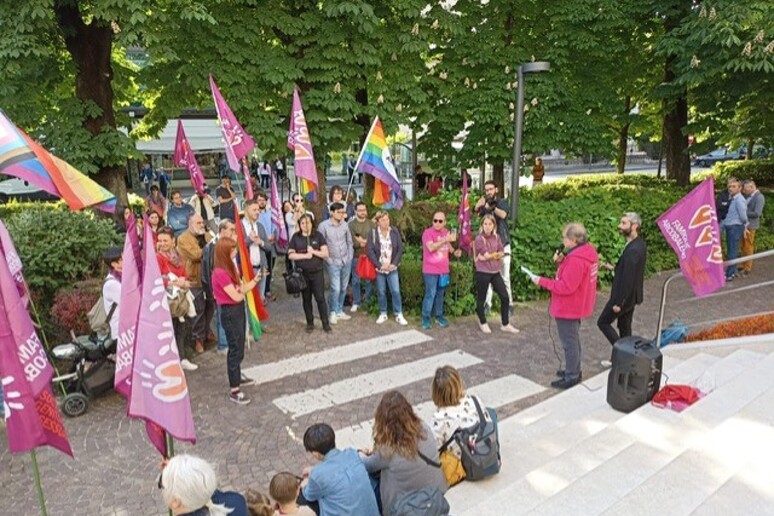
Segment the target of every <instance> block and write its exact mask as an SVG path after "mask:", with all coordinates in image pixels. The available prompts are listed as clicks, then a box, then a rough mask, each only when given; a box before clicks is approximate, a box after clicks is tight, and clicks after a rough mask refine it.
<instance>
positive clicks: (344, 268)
mask: <svg viewBox="0 0 774 516" xmlns="http://www.w3.org/2000/svg"><path fill="white" fill-rule="evenodd" d="M325 268H326V269H328V279H329V280H330V282H331V287H330V292H329V296H328V305H329V308H330V310H331V312H332V313H336V314H340V313H341V312H343V311H344V299H345V298H346V297H347V285H348V284H349V274H348V273H349V271H350V270H352V263H351V262H347V263H345V264H344V265H330V264H328V263H326V264H325Z"/></svg>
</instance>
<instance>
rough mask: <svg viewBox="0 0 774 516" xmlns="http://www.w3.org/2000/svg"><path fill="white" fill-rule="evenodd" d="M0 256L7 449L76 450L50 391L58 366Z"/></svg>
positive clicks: (0, 358) (0, 360) (0, 363)
mask: <svg viewBox="0 0 774 516" xmlns="http://www.w3.org/2000/svg"><path fill="white" fill-rule="evenodd" d="M2 254H3V255H2V256H1V257H0V382H2V385H3V405H4V412H5V422H6V427H7V434H8V449H9V450H11V451H12V452H14V453H18V452H26V451H29V450H32V449H33V448H37V447H38V446H43V445H48V446H52V447H54V448H56V449H58V450H60V451H62V452H64V453H66V454H68V455H70V456H71V457H72V456H73V451H72V449H71V448H70V442H69V441H68V439H67V432H66V431H65V428H64V426H63V425H62V417H61V415H60V414H59V408H58V407H57V404H56V398H54V396H53V394H52V393H51V379H52V378H53V375H54V369H53V368H52V367H51V364H50V363H49V362H48V357H47V356H46V351H45V349H43V344H42V343H41V342H40V339H39V338H38V335H37V333H36V332H35V327H34V326H33V325H32V319H30V314H29V313H28V312H27V308H26V307H25V306H24V303H23V301H22V298H21V296H20V295H19V291H18V289H17V285H16V281H15V280H14V277H13V275H12V274H11V270H10V268H9V267H8V262H7V258H6V256H5V253H4V252H3V253H2Z"/></svg>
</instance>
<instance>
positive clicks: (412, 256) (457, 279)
mask: <svg viewBox="0 0 774 516" xmlns="http://www.w3.org/2000/svg"><path fill="white" fill-rule="evenodd" d="M450 269H451V277H450V281H449V286H448V287H447V288H446V297H445V303H444V313H445V314H446V315H448V316H453V317H459V316H463V315H470V314H472V313H474V312H475V311H476V296H475V274H474V271H473V262H472V261H471V260H469V259H466V258H464V255H463V258H461V259H455V258H452V259H451V261H450ZM374 288H375V287H374ZM400 295H401V300H402V301H403V311H404V312H406V313H410V314H413V315H421V313H422V300H423V299H424V297H425V281H424V277H423V276H422V251H421V249H417V248H414V249H412V250H411V251H410V252H407V253H406V254H404V255H403V258H402V259H401V262H400Z"/></svg>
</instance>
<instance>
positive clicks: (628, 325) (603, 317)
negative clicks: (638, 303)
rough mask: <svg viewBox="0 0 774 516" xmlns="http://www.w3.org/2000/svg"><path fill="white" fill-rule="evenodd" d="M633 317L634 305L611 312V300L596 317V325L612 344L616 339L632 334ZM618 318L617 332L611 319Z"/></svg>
mask: <svg viewBox="0 0 774 516" xmlns="http://www.w3.org/2000/svg"><path fill="white" fill-rule="evenodd" d="M633 318H634V307H633V306H632V307H631V308H629V309H623V308H622V309H621V311H620V312H618V313H615V312H613V302H612V301H608V302H607V304H606V305H605V308H603V309H602V313H601V314H599V319H597V327H599V329H600V330H601V331H602V333H603V334H604V335H605V337H606V338H607V340H608V341H609V342H610V345H611V346H612V345H613V344H615V343H616V342H618V339H622V338H624V337H630V336H631V334H632V319H633ZM616 319H618V332H616V331H615V330H614V329H613V321H615V320H616Z"/></svg>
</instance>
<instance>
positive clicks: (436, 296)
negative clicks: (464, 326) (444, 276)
mask: <svg viewBox="0 0 774 516" xmlns="http://www.w3.org/2000/svg"><path fill="white" fill-rule="evenodd" d="M422 277H423V278H424V279H425V298H424V299H423V300H422V319H430V316H431V315H434V316H435V317H436V318H438V317H443V299H444V295H445V294H446V287H441V286H439V285H438V282H439V281H440V279H441V275H440V274H422Z"/></svg>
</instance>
